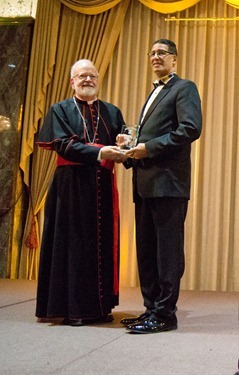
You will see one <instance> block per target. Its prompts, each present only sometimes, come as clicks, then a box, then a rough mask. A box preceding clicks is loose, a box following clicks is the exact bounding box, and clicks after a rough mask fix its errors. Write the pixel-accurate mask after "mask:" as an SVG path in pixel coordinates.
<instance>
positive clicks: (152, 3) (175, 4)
mask: <svg viewBox="0 0 239 375" xmlns="http://www.w3.org/2000/svg"><path fill="white" fill-rule="evenodd" d="M139 1H140V2H141V3H142V4H144V5H145V6H146V7H148V8H150V9H152V10H155V11H156V12H159V13H164V14H169V13H175V12H180V11H182V10H185V9H187V8H190V7H191V6H193V5H195V4H197V3H198V2H199V1H201V0H181V1H180V0H177V1H173V0H171V1H167V0H165V1H162V0H161V1H158V0H139Z"/></svg>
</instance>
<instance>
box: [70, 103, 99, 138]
mask: <svg viewBox="0 0 239 375" xmlns="http://www.w3.org/2000/svg"><path fill="white" fill-rule="evenodd" d="M73 100H74V103H75V106H76V108H77V109H78V112H79V114H80V117H81V119H82V121H83V125H84V129H85V131H86V136H87V141H88V142H89V143H90V144H91V145H93V144H94V143H95V137H96V134H97V131H98V127H99V121H100V103H99V100H97V103H98V109H97V121H96V127H95V130H94V136H93V139H92V141H91V139H90V135H89V132H88V128H87V125H86V120H85V118H84V116H83V115H82V113H81V110H80V108H79V106H78V105H77V103H76V99H75V97H74V96H73Z"/></svg>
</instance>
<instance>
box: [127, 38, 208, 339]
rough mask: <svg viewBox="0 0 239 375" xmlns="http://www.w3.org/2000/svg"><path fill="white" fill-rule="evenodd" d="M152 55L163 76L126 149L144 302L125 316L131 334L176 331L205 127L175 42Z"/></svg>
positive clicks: (161, 44) (161, 43)
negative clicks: (197, 153) (198, 144)
mask: <svg viewBox="0 0 239 375" xmlns="http://www.w3.org/2000/svg"><path fill="white" fill-rule="evenodd" d="M148 55H149V58H150V62H151V65H152V69H153V71H154V73H155V74H156V75H157V78H158V80H157V81H156V82H155V83H154V85H155V89H154V90H153V91H152V93H151V94H150V95H149V97H148V99H147V101H146V103H145V105H144V107H143V109H142V112H141V115H140V121H139V126H138V137H137V141H136V146H135V147H134V148H132V149H130V150H129V151H127V152H126V155H127V156H128V157H129V159H128V164H129V165H130V164H131V165H132V166H133V188H134V202H135V216H136V245H137V260H138V268H139V277H140V285H141V292H142V296H143V300H144V306H145V307H146V310H145V312H144V313H142V314H141V315H140V316H138V317H136V318H125V319H122V321H121V323H122V324H125V325H126V330H127V331H128V332H133V333H156V332H163V331H169V330H174V329H177V317H176V311H177V301H178V297H179V289H180V279H181V277H182V276H183V273H184V221H185V218H186V213H187V207H188V200H189V199H190V174H191V161H190V153H191V143H192V142H193V141H195V140H196V139H198V138H199V136H200V134H201V128H202V114H201V101H200V97H199V94H198V90H197V87H196V85H195V84H194V82H192V81H190V80H185V79H181V78H179V77H178V75H177V74H176V73H175V68H176V63H177V48H176V45H175V43H174V42H172V41H170V40H168V39H159V40H157V41H155V42H154V44H153V46H152V49H151V52H150V53H149V54H148Z"/></svg>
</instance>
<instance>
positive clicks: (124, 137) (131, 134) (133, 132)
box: [116, 125, 138, 152]
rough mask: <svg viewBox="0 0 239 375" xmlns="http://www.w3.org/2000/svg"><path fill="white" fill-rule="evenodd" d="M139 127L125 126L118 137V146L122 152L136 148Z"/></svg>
mask: <svg viewBox="0 0 239 375" xmlns="http://www.w3.org/2000/svg"><path fill="white" fill-rule="evenodd" d="M137 129H138V125H123V126H122V130H121V133H120V134H118V135H117V137H116V144H117V146H118V147H120V148H121V151H122V152H125V151H126V150H130V149H131V148H132V147H134V146H135V143H136V136H137Z"/></svg>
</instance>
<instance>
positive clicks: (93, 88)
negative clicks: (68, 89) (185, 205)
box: [71, 61, 98, 101]
mask: <svg viewBox="0 0 239 375" xmlns="http://www.w3.org/2000/svg"><path fill="white" fill-rule="evenodd" d="M71 76H72V77H71V86H72V88H73V89H74V90H75V94H76V96H77V97H78V98H79V99H82V100H86V101H87V100H94V99H95V98H96V95H97V92H98V72H97V70H96V68H95V67H94V66H93V65H92V64H91V63H90V62H87V61H84V62H80V63H79V64H77V65H76V66H75V67H74V69H73V71H72V73H71Z"/></svg>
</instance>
